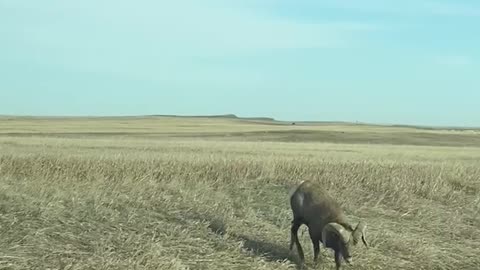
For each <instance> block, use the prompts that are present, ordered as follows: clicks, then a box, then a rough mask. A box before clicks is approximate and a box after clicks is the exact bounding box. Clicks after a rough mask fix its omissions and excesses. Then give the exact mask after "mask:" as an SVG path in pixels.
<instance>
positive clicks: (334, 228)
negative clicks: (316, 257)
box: [322, 222, 350, 245]
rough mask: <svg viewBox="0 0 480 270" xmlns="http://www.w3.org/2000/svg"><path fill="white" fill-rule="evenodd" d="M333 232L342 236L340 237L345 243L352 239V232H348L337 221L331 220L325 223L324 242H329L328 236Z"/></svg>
mask: <svg viewBox="0 0 480 270" xmlns="http://www.w3.org/2000/svg"><path fill="white" fill-rule="evenodd" d="M331 233H334V234H336V235H337V236H338V237H340V239H341V240H342V241H343V242H344V243H348V241H349V240H350V232H348V231H347V230H346V229H345V228H344V227H343V226H342V225H340V224H338V223H335V222H331V223H328V224H327V225H325V227H324V228H323V231H322V242H323V244H325V245H326V244H327V237H328V235H329V234H331Z"/></svg>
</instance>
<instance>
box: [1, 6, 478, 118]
mask: <svg viewBox="0 0 480 270" xmlns="http://www.w3.org/2000/svg"><path fill="white" fill-rule="evenodd" d="M0 34H1V36H0V114H19V115H143V114H183V115H190V114H224V113H234V114H237V115H239V116H271V117H275V118H278V119H283V120H331V121H334V120H342V121H362V122H372V123H403V124H427V125H456V126H480V72H479V70H480V64H479V61H480V1H476V0H475V1H474V0H472V1H467V0H464V1H460V0H456V1H453V0H450V1H446V0H444V1H433V0H432V1H429V0H424V1H423V0H422V1H413V0H404V1H388V0H382V1H380V0H364V1H357V0H342V1H334V0H331V1H329V0H326V1H314V0H309V1H301V0H296V1H295V0H289V1H287V0H256V1H253V0H242V1H240V0H238V1H233V0H231V1H227V0H224V1H220V0H203V1H187V0H179V1H153V0H137V1H113V0H103V1H102V0H95V1H94V0H83V1H64V0H43V1H36V0H30V1H25V0H0Z"/></svg>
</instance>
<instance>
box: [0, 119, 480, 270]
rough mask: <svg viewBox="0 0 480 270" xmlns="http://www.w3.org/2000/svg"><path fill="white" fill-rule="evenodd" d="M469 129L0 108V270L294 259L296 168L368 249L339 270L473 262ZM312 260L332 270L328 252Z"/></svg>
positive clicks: (283, 263)
mask: <svg viewBox="0 0 480 270" xmlns="http://www.w3.org/2000/svg"><path fill="white" fill-rule="evenodd" d="M149 123H150V124H149ZM299 130H300V131H299ZM272 131H275V132H277V133H278V132H280V133H281V136H279V135H278V134H277V133H274V132H273V133H272ZM325 132H338V133H334V135H335V134H343V136H338V137H337V136H333V135H332V134H327V133H325ZM312 134H314V135H312ZM412 134H414V135H412ZM415 134H416V135H415ZM327 135H328V136H327ZM312 136H313V137H312ZM415 136H417V137H415ZM355 137H358V138H361V139H359V141H360V142H359V141H355V140H354V139H355ZM478 137H480V135H479V134H477V133H475V132H458V131H431V130H428V131H420V130H415V129H410V128H398V129H395V128H381V127H371V128H369V127H368V126H358V127H357V126H342V125H330V126H329V125H325V126H295V127H292V126H289V125H272V124H268V123H253V122H247V121H238V120H230V119H175V118H155V119H149V118H140V119H134V118H118V119H117V118H111V119H60V120H52V119H21V118H19V119H16V118H14V119H10V120H7V119H0V268H1V269H296V268H297V267H298V266H297V257H296V252H294V253H293V254H289V252H288V241H289V233H290V221H291V211H290V208H289V202H288V191H289V189H290V188H291V187H292V186H293V185H295V184H296V183H298V182H299V181H301V180H303V179H309V180H312V181H319V182H321V183H322V184H324V186H325V188H326V189H328V190H329V192H331V193H332V194H333V195H334V196H335V197H336V198H337V199H338V200H339V202H340V203H341V204H342V206H343V207H344V209H345V211H346V213H347V215H348V217H349V218H350V219H351V220H352V221H353V222H358V221H359V220H365V221H366V222H367V223H368V224H369V227H368V231H367V237H368V240H369V242H370V244H371V247H370V248H369V249H366V248H364V247H361V246H358V247H356V248H355V250H354V261H355V265H354V266H346V269H478V267H479V266H480V257H479V256H478V254H480V216H479V211H480V194H479V192H480V148H479V147H480V139H479V138H478ZM365 138H367V139H368V138H377V139H371V140H365ZM412 138H417V139H412ZM418 138H422V139H418ZM390 141H393V142H394V143H393V144H395V145H392V144H388V142H390ZM422 144H425V145H422ZM303 231H304V232H305V233H304V234H303V235H301V241H302V244H303V246H304V248H305V250H306V256H307V258H306V259H307V266H309V267H312V264H311V262H312V247H311V244H310V240H309V238H308V233H306V229H303ZM319 268H323V269H334V262H333V256H332V254H331V251H330V250H325V249H322V264H321V266H320V267H319Z"/></svg>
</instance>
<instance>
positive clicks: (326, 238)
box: [322, 222, 368, 264]
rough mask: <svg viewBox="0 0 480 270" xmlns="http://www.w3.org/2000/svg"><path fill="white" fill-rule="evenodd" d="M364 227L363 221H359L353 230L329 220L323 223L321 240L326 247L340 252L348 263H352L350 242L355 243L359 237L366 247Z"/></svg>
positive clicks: (365, 226)
mask: <svg viewBox="0 0 480 270" xmlns="http://www.w3.org/2000/svg"><path fill="white" fill-rule="evenodd" d="M366 228H367V225H366V223H365V222H359V223H358V224H357V226H356V227H355V229H354V230H353V231H350V230H348V229H346V228H345V227H344V226H342V225H340V224H339V223H336V222H331V223H328V224H327V225H325V227H324V228H323V230H322V242H323V244H324V245H325V246H326V247H329V248H332V249H333V250H335V252H336V253H337V252H338V253H340V254H341V256H342V257H343V259H344V260H345V261H346V262H347V263H348V264H352V255H351V247H352V244H353V245H354V246H355V245H357V243H358V241H359V239H360V238H361V239H362V241H363V243H364V245H365V246H367V247H368V242H367V240H366V237H365V232H366Z"/></svg>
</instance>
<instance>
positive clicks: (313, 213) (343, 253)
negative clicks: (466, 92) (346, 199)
mask: <svg viewBox="0 0 480 270" xmlns="http://www.w3.org/2000/svg"><path fill="white" fill-rule="evenodd" d="M290 205H291V207H292V211H293V221H292V228H291V238H290V251H292V249H293V244H294V243H295V245H296V246H297V251H298V255H299V257H300V260H301V262H302V264H304V262H305V256H304V254H303V249H302V246H301V245H300V241H299V240H298V234H297V233H298V229H299V228H300V226H301V225H302V224H305V225H306V226H307V227H308V232H309V234H310V238H311V239H312V243H313V252H314V257H313V261H314V263H315V264H318V256H319V253H320V242H321V243H322V244H323V246H324V247H326V248H331V249H333V250H334V251H335V264H336V269H337V270H338V269H340V267H341V259H342V257H343V259H344V260H345V261H346V262H347V263H349V264H352V256H351V253H350V250H351V246H352V243H353V245H356V244H357V243H358V241H359V239H360V238H361V239H362V241H363V244H364V245H365V246H366V247H368V243H367V240H366V239H365V232H366V228H367V224H366V223H365V222H359V223H358V224H357V226H356V227H355V228H354V227H353V226H352V225H351V224H350V223H349V222H348V221H347V218H346V216H345V214H344V213H343V210H342V209H341V207H340V205H339V204H338V203H337V202H336V201H335V200H334V199H333V198H332V197H331V196H330V195H329V194H328V193H327V192H326V190H325V189H324V188H323V187H322V186H320V184H318V183H313V182H310V181H303V182H301V183H300V184H299V185H298V186H297V187H295V188H294V189H293V190H292V191H291V192H290Z"/></svg>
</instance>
